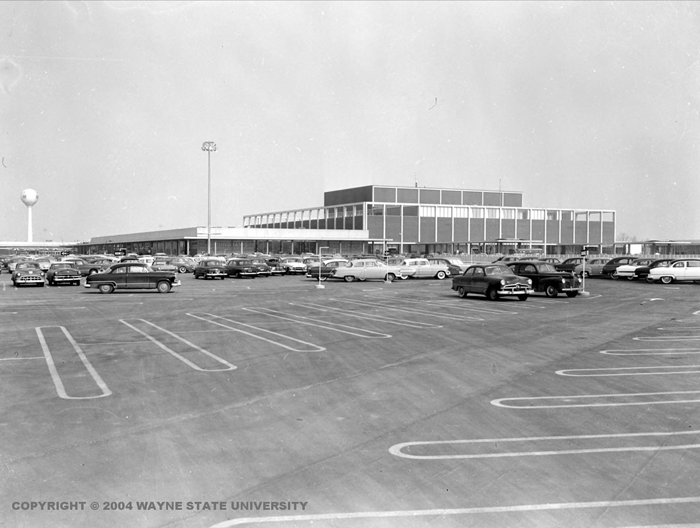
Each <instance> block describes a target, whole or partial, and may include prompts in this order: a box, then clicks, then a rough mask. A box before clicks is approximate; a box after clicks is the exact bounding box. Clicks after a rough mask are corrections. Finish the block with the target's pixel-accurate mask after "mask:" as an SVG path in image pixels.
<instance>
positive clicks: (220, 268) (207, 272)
mask: <svg viewBox="0 0 700 528" xmlns="http://www.w3.org/2000/svg"><path fill="white" fill-rule="evenodd" d="M192 273H193V275H194V278H195V279H198V278H200V277H204V278H205V279H221V280H223V279H225V278H226V265H225V264H224V262H223V261H221V260H220V259H202V260H200V261H199V262H198V263H197V266H196V267H195V268H194V271H193V272H192Z"/></svg>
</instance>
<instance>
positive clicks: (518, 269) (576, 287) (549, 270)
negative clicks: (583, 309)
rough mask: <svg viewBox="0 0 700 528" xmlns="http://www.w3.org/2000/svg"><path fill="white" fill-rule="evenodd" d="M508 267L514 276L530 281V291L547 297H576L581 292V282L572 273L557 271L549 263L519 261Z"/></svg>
mask: <svg viewBox="0 0 700 528" xmlns="http://www.w3.org/2000/svg"><path fill="white" fill-rule="evenodd" d="M508 267H509V268H510V269H512V270H513V273H515V274H516V275H520V276H521V277H527V278H528V279H530V280H532V289H533V290H534V291H536V292H544V294H545V295H546V296H547V297H556V296H557V295H559V294H560V293H565V294H566V295H567V297H576V296H577V295H578V293H579V291H581V280H580V279H579V278H578V277H576V275H574V274H573V272H571V273H569V272H566V271H557V270H556V269H555V268H554V266H553V265H552V264H550V263H549V262H540V261H519V262H511V263H510V264H508Z"/></svg>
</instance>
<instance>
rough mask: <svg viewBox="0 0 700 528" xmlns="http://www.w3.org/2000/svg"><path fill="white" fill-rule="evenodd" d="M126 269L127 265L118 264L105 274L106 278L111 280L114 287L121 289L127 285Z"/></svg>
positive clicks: (127, 268) (127, 269)
mask: <svg viewBox="0 0 700 528" xmlns="http://www.w3.org/2000/svg"><path fill="white" fill-rule="evenodd" d="M128 271H129V266H119V267H117V268H113V269H112V271H111V272H110V273H107V274H106V275H107V277H106V279H107V280H109V281H113V282H114V284H115V288H116V289H118V290H123V289H125V288H126V287H127V284H126V281H127V275H128V273H127V272H128Z"/></svg>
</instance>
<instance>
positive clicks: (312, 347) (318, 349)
mask: <svg viewBox="0 0 700 528" xmlns="http://www.w3.org/2000/svg"><path fill="white" fill-rule="evenodd" d="M187 315H189V316H190V317H194V318H195V319H199V320H201V321H206V322H207V323H211V324H214V325H218V326H222V327H224V328H228V329H229V330H233V331H235V332H240V333H241V334H245V335H247V336H250V337H254V338H255V339H260V340H262V341H266V342H268V343H270V344H272V345H276V346H279V347H282V348H286V349H287V350H291V351H292V352H323V351H325V350H326V349H325V348H324V347H321V346H318V345H314V344H313V343H308V342H306V341H302V340H300V339H295V338H293V337H289V336H287V335H284V334H280V333H278V332H273V331H272V330H266V329H265V328H259V327H257V326H253V325H249V324H246V323H241V322H239V321H234V320H233V319H227V318H226V317H220V316H218V315H214V314H210V313H204V315H207V316H209V317H213V318H215V319H221V320H222V321H227V322H229V323H233V324H237V325H241V326H245V327H246V328H251V329H253V330H256V331H258V332H265V333H267V334H272V335H273V336H276V337H277V338H279V339H282V340H284V339H286V340H289V341H293V342H295V343H300V344H302V345H307V347H308V348H307V349H301V348H293V347H291V346H288V345H284V344H282V343H280V342H279V341H274V340H272V339H267V338H265V337H262V336H259V335H256V334H254V333H252V332H246V331H245V330H241V329H240V328H234V327H233V326H229V325H226V324H223V323H219V322H217V321H212V320H211V319H207V318H205V317H200V316H198V315H195V314H191V313H188V314H187Z"/></svg>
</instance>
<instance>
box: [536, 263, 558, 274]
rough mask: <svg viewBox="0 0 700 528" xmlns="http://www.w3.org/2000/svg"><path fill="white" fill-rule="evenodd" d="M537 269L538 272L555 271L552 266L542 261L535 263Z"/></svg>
mask: <svg viewBox="0 0 700 528" xmlns="http://www.w3.org/2000/svg"><path fill="white" fill-rule="evenodd" d="M537 271H539V272H540V273H551V272H555V271H557V270H556V268H555V267H554V266H552V265H551V264H548V263H546V262H545V263H543V264H538V265H537Z"/></svg>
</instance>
